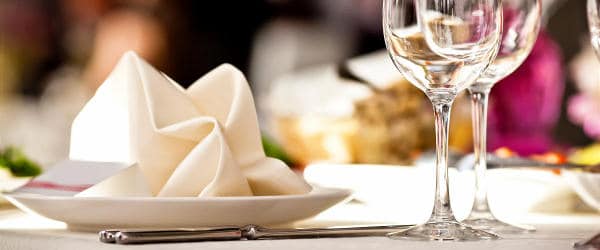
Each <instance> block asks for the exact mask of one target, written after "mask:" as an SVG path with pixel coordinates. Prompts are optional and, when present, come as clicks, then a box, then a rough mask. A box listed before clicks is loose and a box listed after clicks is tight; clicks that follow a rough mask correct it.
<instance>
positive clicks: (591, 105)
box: [567, 94, 600, 139]
mask: <svg viewBox="0 0 600 250" xmlns="http://www.w3.org/2000/svg"><path fill="white" fill-rule="evenodd" d="M567 114H568V115H569V119H570V120H571V121H572V122H573V123H575V124H578V125H581V126H582V127H583V131H584V132H585V134H587V135H588V136H590V137H592V138H595V139H600V100H597V99H596V98H594V97H591V96H588V95H586V94H578V95H575V96H573V97H571V98H570V99H569V103H568V106H567Z"/></svg>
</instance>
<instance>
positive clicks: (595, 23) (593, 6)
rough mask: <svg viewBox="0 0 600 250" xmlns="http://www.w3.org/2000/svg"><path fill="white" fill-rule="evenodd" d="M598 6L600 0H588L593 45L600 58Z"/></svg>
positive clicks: (599, 11) (588, 15) (599, 10)
mask: <svg viewBox="0 0 600 250" xmlns="http://www.w3.org/2000/svg"><path fill="white" fill-rule="evenodd" d="M598 7H600V0H588V1H587V18H588V26H589V28H590V38H591V41H592V47H594V51H595V52H596V56H597V57H598V58H600V16H599V15H598V14H599V13H600V9H598Z"/></svg>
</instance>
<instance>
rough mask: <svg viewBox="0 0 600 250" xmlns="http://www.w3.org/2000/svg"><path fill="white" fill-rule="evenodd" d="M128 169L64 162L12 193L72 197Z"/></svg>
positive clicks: (121, 166)
mask: <svg viewBox="0 0 600 250" xmlns="http://www.w3.org/2000/svg"><path fill="white" fill-rule="evenodd" d="M128 167H129V165H128V164H125V163H116V162H89V161H72V160H65V161H62V162H59V163H57V164H56V165H54V166H53V167H51V168H49V169H48V170H47V171H46V172H45V173H44V174H42V175H40V176H38V177H36V178H34V179H33V180H31V181H29V182H28V183H27V184H25V185H24V186H22V187H20V188H18V189H16V190H14V191H13V192H12V193H28V194H39V195H48V196H74V195H76V194H78V193H81V192H83V191H84V190H86V189H88V188H90V187H92V186H94V185H96V184H98V183H100V182H102V181H103V180H105V179H107V178H109V177H111V176H113V175H115V174H117V173H118V172H120V171H122V170H124V169H126V168H128Z"/></svg>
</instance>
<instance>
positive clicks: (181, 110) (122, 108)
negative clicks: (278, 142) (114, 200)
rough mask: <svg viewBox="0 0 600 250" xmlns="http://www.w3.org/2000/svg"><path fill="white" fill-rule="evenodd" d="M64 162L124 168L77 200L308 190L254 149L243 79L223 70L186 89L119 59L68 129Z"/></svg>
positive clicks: (134, 60)
mask: <svg viewBox="0 0 600 250" xmlns="http://www.w3.org/2000/svg"><path fill="white" fill-rule="evenodd" d="M70 158H71V159H72V160H84V161H102V162H124V163H129V164H133V165H132V167H130V168H128V169H126V170H123V171H121V172H119V173H118V174H117V175H115V176H112V177H110V178H108V179H107V180H105V181H103V182H101V183H99V184H97V185H95V186H94V187H92V188H90V189H88V190H86V191H84V192H82V193H81V194H80V196H200V197H211V196H249V195H282V194H302V193H307V192H309V191H310V189H311V187H310V186H309V185H308V184H307V183H306V182H305V181H304V180H303V179H302V178H300V177H299V176H297V175H296V174H294V173H293V172H292V171H291V170H290V169H289V168H288V167H287V166H286V165H285V164H284V163H283V162H281V161H279V160H277V159H273V158H269V157H266V156H265V154H264V151H263V149H262V144H261V139H260V131H259V128H258V122H257V117H256V111H255V107H254V101H253V99H252V95H251V92H250V89H249V86H248V83H247V81H246V79H245V78H244V76H243V74H242V73H241V72H240V71H239V70H237V69H236V68H234V67H233V66H231V65H229V64H224V65H221V66H219V67H218V68H216V69H214V70H213V71H211V72H209V73H208V74H206V75H205V76H204V77H202V78H200V79H199V80H198V81H196V82H195V83H194V84H193V85H192V86H190V87H189V88H188V89H187V90H186V89H183V88H182V87H180V86H179V85H178V84H177V83H175V82H174V81H173V80H172V79H170V78H169V77H167V76H166V75H165V74H163V73H161V72H159V71H157V70H156V69H154V68H153V67H152V66H151V65H149V64H148V63H147V62H146V61H144V60H143V59H141V58H140V57H139V56H138V55H136V54H135V53H134V52H128V53H126V54H125V55H124V56H123V57H122V58H121V60H120V62H119V63H118V64H117V66H116V68H115V69H114V71H113V72H112V73H111V75H110V76H109V77H108V79H107V80H106V81H105V82H104V83H103V84H102V86H100V88H99V89H98V91H97V92H96V94H95V96H94V97H93V98H92V99H91V100H90V101H89V102H88V103H87V104H86V106H85V107H84V108H83V110H82V111H81V112H80V113H79V115H78V116H77V118H76V119H75V121H74V122H73V126H72V130H71V149H70Z"/></svg>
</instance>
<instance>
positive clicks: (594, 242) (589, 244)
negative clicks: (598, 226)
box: [573, 233, 600, 250]
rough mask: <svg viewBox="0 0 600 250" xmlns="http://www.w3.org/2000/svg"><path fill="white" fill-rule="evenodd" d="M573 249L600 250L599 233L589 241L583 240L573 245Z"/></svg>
mask: <svg viewBox="0 0 600 250" xmlns="http://www.w3.org/2000/svg"><path fill="white" fill-rule="evenodd" d="M573 248H575V249H579V250H585V249H600V233H598V234H596V235H594V236H592V237H591V238H589V239H585V240H582V241H579V242H576V243H575V244H573Z"/></svg>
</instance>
